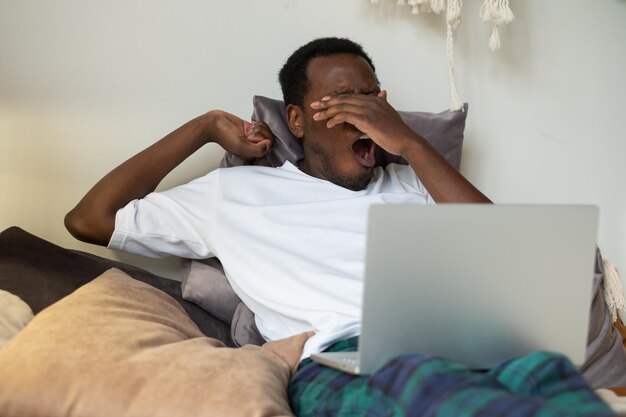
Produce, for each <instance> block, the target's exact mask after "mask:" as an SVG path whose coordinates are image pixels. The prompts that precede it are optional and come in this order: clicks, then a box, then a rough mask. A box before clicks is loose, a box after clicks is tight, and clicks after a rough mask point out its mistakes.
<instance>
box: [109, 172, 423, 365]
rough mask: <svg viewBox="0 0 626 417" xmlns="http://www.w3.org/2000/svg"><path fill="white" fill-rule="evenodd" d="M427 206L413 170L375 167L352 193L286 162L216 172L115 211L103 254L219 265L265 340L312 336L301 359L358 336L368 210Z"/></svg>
mask: <svg viewBox="0 0 626 417" xmlns="http://www.w3.org/2000/svg"><path fill="white" fill-rule="evenodd" d="M375 203H388V204H397V203H415V204H428V203H433V201H432V199H431V198H430V196H429V194H428V193H427V191H426V189H425V187H424V186H423V184H422V183H421V182H420V181H419V180H418V179H417V177H416V175H415V173H414V172H413V170H412V169H411V168H410V167H408V166H404V165H396V164H390V165H388V166H387V168H386V169H384V170H383V169H382V168H376V171H375V173H374V177H373V179H372V181H371V182H370V184H369V185H368V186H367V188H366V189H364V190H361V191H351V190H348V189H346V188H343V187H340V186H338V185H335V184H333V183H331V182H329V181H326V180H323V179H319V178H315V177H312V176H310V175H307V174H305V173H303V172H302V171H300V170H299V169H298V168H297V167H295V166H294V165H292V164H291V163H289V162H286V163H285V164H284V165H283V166H282V167H280V168H267V167H258V166H243V167H236V168H225V169H218V170H215V171H213V172H211V173H209V174H207V175H205V176H203V177H201V178H198V179H196V180H194V181H192V182H190V183H188V184H185V185H182V186H179V187H175V188H172V189H170V190H167V191H164V192H159V193H151V194H149V195H147V196H146V197H145V198H143V199H141V200H134V201H131V202H130V203H128V205H127V206H126V207H124V208H122V209H120V210H119V211H118V212H117V215H116V218H115V232H114V233H113V236H112V237H111V241H110V243H109V248H113V249H119V250H124V251H127V252H132V253H137V254H141V255H145V256H152V257H160V256H164V255H175V256H180V257H185V258H194V259H201V258H208V257H211V256H217V257H218V258H219V259H220V260H221V262H222V265H223V266H224V270H225V273H226V276H227V278H228V280H229V282H230V283H231V285H232V286H233V289H234V290H235V292H236V293H237V295H239V297H240V298H241V300H242V301H243V302H244V303H245V304H246V305H247V306H248V307H249V308H250V309H251V310H252V311H253V312H254V313H255V317H256V324H257V327H258V328H259V331H260V332H261V334H262V335H263V337H264V338H265V339H267V340H276V339H281V338H284V337H288V336H291V335H294V334H297V333H300V332H304V331H308V330H314V331H315V332H316V334H315V336H314V337H312V338H311V339H309V341H308V342H307V344H306V346H305V350H304V353H303V358H304V357H307V356H309V355H310V354H311V353H315V352H319V351H321V350H323V349H325V348H326V347H327V346H328V345H330V344H331V343H333V342H335V341H337V340H341V339H345V338H347V337H351V336H355V335H357V334H359V326H360V323H359V321H360V317H361V294H362V282H363V274H364V259H365V229H366V223H367V221H366V220H367V210H368V207H369V206H370V205H371V204H375Z"/></svg>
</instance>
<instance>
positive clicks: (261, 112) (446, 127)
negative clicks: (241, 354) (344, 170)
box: [182, 96, 467, 346]
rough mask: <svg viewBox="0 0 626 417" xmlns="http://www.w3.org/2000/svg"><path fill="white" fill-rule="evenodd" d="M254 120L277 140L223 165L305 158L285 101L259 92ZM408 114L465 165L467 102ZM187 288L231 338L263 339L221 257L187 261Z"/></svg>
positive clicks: (386, 159)
mask: <svg viewBox="0 0 626 417" xmlns="http://www.w3.org/2000/svg"><path fill="white" fill-rule="evenodd" d="M253 105H254V111H253V113H252V120H256V121H263V122H265V123H266V124H267V125H268V126H269V128H270V130H271V131H272V133H273V134H274V137H275V142H274V146H273V147H272V149H271V150H270V151H269V152H268V153H267V154H266V155H264V156H263V157H261V158H257V159H253V160H251V161H243V160H242V159H239V158H237V157H236V156H235V155H233V154H231V153H226V154H225V155H224V157H223V158H222V161H221V163H220V167H223V168H224V167H233V166H240V165H262V166H269V167H279V166H281V165H283V163H284V162H285V161H286V160H287V161H289V162H291V163H293V164H297V162H298V161H299V160H300V159H302V157H303V154H302V146H301V142H300V139H298V138H296V137H294V136H293V135H292V134H291V132H290V131H289V127H288V126H287V118H286V116H285V104H284V103H283V102H282V101H281V100H274V99H271V98H267V97H263V96H254V98H253ZM399 113H400V116H401V117H402V119H403V120H404V121H405V123H406V124H407V125H409V127H410V128H411V129H413V130H414V131H415V132H417V133H419V134H420V135H422V136H423V137H424V138H425V139H426V140H427V141H428V142H429V143H430V144H431V145H432V146H433V147H434V148H435V149H437V151H439V153H440V154H441V155H443V157H444V158H446V160H447V161H448V162H449V163H450V164H451V165H452V166H453V167H455V168H456V169H457V170H458V169H459V167H460V165H461V150H462V148H463V132H464V129H465V119H466V118H467V104H465V106H464V109H463V111H449V110H446V111H443V112H441V113H429V112H406V111H401V112H399ZM377 158H378V163H379V164H381V165H386V164H388V163H390V162H396V163H406V162H405V161H404V160H403V159H402V158H399V157H397V156H394V155H390V154H388V153H386V152H384V151H383V152H381V153H379V154H378V155H377ZM182 281H183V285H182V293H183V298H184V299H185V300H188V301H191V302H193V303H196V304H198V305H199V306H200V307H202V308H204V309H206V310H207V311H208V312H209V313H211V314H213V315H214V316H216V317H219V318H220V319H221V320H223V321H225V322H227V323H231V338H232V341H233V343H234V344H235V345H238V346H242V345H245V344H262V343H263V338H262V337H261V335H260V333H259V331H258V329H257V327H256V325H255V323H254V313H252V311H250V310H249V309H248V307H246V306H245V305H244V304H243V303H242V302H241V300H240V299H239V297H237V295H236V294H235V292H234V291H233V290H232V288H231V287H230V284H229V283H228V280H227V279H226V277H225V276H224V271H223V269H222V266H221V264H220V263H219V261H218V260H217V259H215V258H214V259H212V260H206V261H189V260H184V261H183V268H182Z"/></svg>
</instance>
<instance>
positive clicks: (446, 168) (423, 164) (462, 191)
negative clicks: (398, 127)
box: [403, 135, 491, 203]
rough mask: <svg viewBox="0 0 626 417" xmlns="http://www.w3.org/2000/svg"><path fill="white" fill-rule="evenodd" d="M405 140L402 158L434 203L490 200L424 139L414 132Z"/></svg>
mask: <svg viewBox="0 0 626 417" xmlns="http://www.w3.org/2000/svg"><path fill="white" fill-rule="evenodd" d="M407 142H408V146H407V147H406V150H405V151H404V152H403V157H404V159H406V160H407V161H408V162H409V165H411V167H412V168H413V170H414V171H415V173H416V174H417V176H418V178H419V179H420V181H421V182H422V184H424V186H425V187H426V189H427V190H428V193H429V194H430V195H431V197H432V198H433V199H434V200H435V201H436V202H437V203H491V201H490V200H489V199H488V198H487V197H486V196H485V195H484V194H483V193H482V192H480V191H479V190H478V189H477V188H476V187H474V185H472V183H471V182H469V181H468V180H467V179H466V178H465V177H464V176H463V175H461V173H459V172H458V171H457V170H456V169H454V167H452V166H451V165H450V164H449V163H448V161H446V160H445V158H443V157H442V156H441V155H440V154H439V152H437V150H435V149H434V148H433V147H432V146H431V145H430V144H429V143H428V142H427V141H426V140H425V139H423V138H422V137H420V136H418V135H415V137H412V138H411V139H410V140H408V141H407Z"/></svg>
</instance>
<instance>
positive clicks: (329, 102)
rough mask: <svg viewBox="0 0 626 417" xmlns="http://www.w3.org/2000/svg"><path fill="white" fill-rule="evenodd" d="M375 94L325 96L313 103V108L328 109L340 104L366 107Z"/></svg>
mask: <svg viewBox="0 0 626 417" xmlns="http://www.w3.org/2000/svg"><path fill="white" fill-rule="evenodd" d="M374 98H375V97H374V96H368V95H363V94H342V95H341V96H335V97H329V96H326V97H323V98H321V99H320V100H317V101H314V102H312V103H311V108H313V109H315V110H319V109H327V108H330V107H334V106H339V105H344V104H348V105H353V106H357V107H364V106H367V105H369V104H370V103H372V99H374Z"/></svg>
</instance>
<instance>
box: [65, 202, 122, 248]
mask: <svg viewBox="0 0 626 417" xmlns="http://www.w3.org/2000/svg"><path fill="white" fill-rule="evenodd" d="M63 222H64V224H65V228H66V229H67V231H68V232H69V233H70V234H71V235H72V236H74V237H75V238H76V239H78V240H80V241H82V242H87V243H93V244H96V245H100V246H107V245H108V244H109V241H110V240H111V235H112V234H113V229H114V225H115V216H113V217H112V218H106V217H104V218H98V217H95V216H88V215H85V213H83V212H82V211H81V210H80V208H79V207H78V206H77V207H75V208H74V209H72V210H71V211H69V212H68V213H67V214H66V215H65V218H64V220H63Z"/></svg>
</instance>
